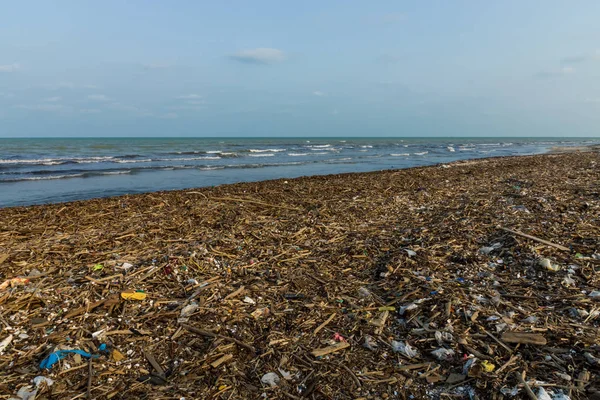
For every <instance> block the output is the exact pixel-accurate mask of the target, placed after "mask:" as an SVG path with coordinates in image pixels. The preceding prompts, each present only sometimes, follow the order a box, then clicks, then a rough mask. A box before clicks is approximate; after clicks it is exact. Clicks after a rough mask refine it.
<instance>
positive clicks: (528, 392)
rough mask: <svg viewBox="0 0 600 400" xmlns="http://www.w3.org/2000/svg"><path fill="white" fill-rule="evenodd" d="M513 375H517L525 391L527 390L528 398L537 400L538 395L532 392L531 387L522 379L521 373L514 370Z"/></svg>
mask: <svg viewBox="0 0 600 400" xmlns="http://www.w3.org/2000/svg"><path fill="white" fill-rule="evenodd" d="M515 375H517V379H518V380H519V382H521V383H522V384H523V386H524V387H525V392H527V395H528V396H529V398H530V399H531V400H538V397H537V396H536V395H535V393H533V391H532V390H531V388H530V387H529V385H528V384H527V382H525V379H523V375H522V374H521V373H520V372H515Z"/></svg>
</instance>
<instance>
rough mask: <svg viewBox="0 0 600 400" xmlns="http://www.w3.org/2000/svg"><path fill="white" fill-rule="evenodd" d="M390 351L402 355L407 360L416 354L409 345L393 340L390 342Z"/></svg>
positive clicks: (415, 350)
mask: <svg viewBox="0 0 600 400" xmlns="http://www.w3.org/2000/svg"><path fill="white" fill-rule="evenodd" d="M392 349H393V350H394V351H395V352H396V353H400V354H404V355H405V356H406V357H408V358H413V357H416V356H417V354H418V352H417V349H415V348H414V347H412V346H411V345H410V344H408V343H404V342H397V341H395V340H392Z"/></svg>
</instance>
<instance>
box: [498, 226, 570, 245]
mask: <svg viewBox="0 0 600 400" xmlns="http://www.w3.org/2000/svg"><path fill="white" fill-rule="evenodd" d="M500 229H502V230H503V231H506V232H509V233H512V234H515V235H519V236H523V237H524V238H527V239H531V240H535V241H536V242H540V243H543V244H545V245H548V246H552V247H556V248H557V249H559V250H562V251H571V250H570V249H569V248H567V247H565V246H561V245H560V244H556V243H552V242H549V241H547V240H544V239H540V238H539V237H535V236H531V235H528V234H526V233H523V232H519V231H513V230H512V229H508V228H504V227H500Z"/></svg>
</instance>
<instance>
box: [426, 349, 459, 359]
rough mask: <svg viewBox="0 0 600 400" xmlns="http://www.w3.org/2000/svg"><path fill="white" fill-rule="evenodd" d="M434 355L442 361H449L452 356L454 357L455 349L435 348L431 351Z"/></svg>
mask: <svg viewBox="0 0 600 400" xmlns="http://www.w3.org/2000/svg"><path fill="white" fill-rule="evenodd" d="M431 354H432V355H434V356H435V357H436V358H437V359H438V360H440V361H448V360H451V359H452V357H454V354H455V353H454V350H452V349H444V348H443V347H441V348H439V349H436V350H433V351H432V352H431Z"/></svg>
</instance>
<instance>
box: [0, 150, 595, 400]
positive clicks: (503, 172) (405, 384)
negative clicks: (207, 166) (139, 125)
mask: <svg viewBox="0 0 600 400" xmlns="http://www.w3.org/2000/svg"><path fill="white" fill-rule="evenodd" d="M599 166H600V157H599V155H598V153H595V152H587V153H580V154H561V155H545V156H528V157H508V158H495V159H486V160H475V161H467V162H456V163H452V164H448V165H439V166H434V167H426V168H413V169H409V170H399V171H382V172H375V173H361V174H344V175H330V176H317V177H307V178H298V179H293V180H287V181H286V180H275V181H268V182H259V183H243V184H236V185H227V186H220V187H215V188H204V189H195V190H193V191H192V190H188V191H185V190H184V191H174V192H161V193H151V194H144V195H133V196H121V197H115V198H109V199H101V200H89V201H82V202H74V203H68V204H52V205H44V206H34V207H20V208H10V209H3V210H0V283H3V282H7V283H6V285H5V286H6V287H5V288H4V289H3V290H2V291H0V323H1V324H2V330H1V331H0V350H1V351H0V393H2V394H6V396H4V397H3V398H8V397H11V396H12V397H14V396H15V395H16V394H17V392H18V391H19V390H20V389H21V390H34V389H35V390H37V397H36V398H38V399H42V398H61V399H63V398H64V399H75V398H83V397H88V398H97V399H131V398H143V399H179V398H187V399H252V398H261V396H262V395H263V394H266V397H267V398H273V399H274V398H281V399H284V398H292V399H305V398H306V399H358V398H361V399H385V398H397V399H408V398H413V399H443V398H470V399H474V398H479V399H502V398H527V397H530V398H533V397H532V396H536V394H535V393H538V392H539V391H540V390H542V389H545V390H546V391H547V392H553V393H554V394H555V395H557V394H558V393H559V392H560V393H563V394H564V395H566V396H570V398H572V399H587V398H594V396H600V395H599V394H598V393H599V392H600V383H599V376H600V375H599V374H600V346H599V344H598V337H599V333H600V332H599V324H600V302H599V300H600V292H598V289H599V287H600V286H599V278H598V276H599V275H598V273H597V271H598V269H599V268H600V168H599ZM545 260H547V261H545ZM13 278H19V279H13ZM61 349H80V350H83V351H85V352H89V353H90V354H93V355H94V357H92V358H90V359H89V360H88V359H82V358H81V357H80V356H79V357H78V356H77V355H73V354H70V353H69V354H68V355H67V357H65V358H63V359H61V360H59V361H58V363H57V364H55V365H54V366H53V367H52V368H50V369H45V370H40V369H39V363H40V362H41V361H42V360H43V359H44V358H46V357H47V356H48V355H49V354H51V353H52V352H54V351H58V350H61ZM36 376H44V377H46V378H49V379H51V380H52V381H43V382H41V381H40V380H38V381H36V382H33V383H32V379H33V378H35V377H36ZM28 385H31V388H30V389H29V387H28ZM540 388H542V389H540ZM411 396H412V397H411ZM513 396H514V397H513Z"/></svg>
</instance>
